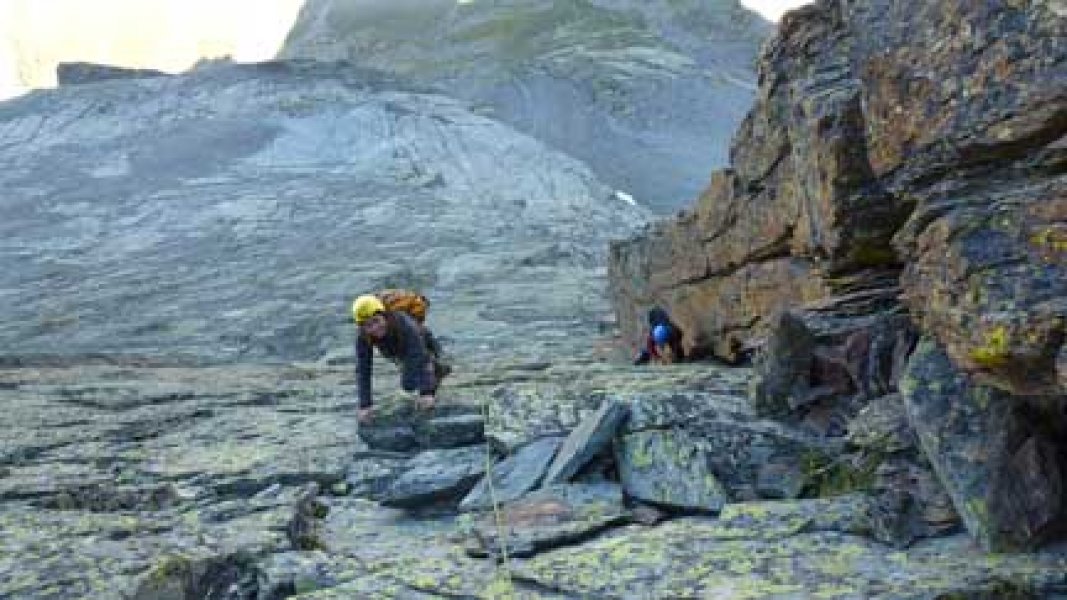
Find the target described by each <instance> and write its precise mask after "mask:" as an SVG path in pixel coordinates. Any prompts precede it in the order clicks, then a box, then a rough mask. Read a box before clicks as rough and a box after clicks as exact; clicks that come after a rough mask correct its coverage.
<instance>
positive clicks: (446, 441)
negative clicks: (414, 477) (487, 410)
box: [359, 400, 485, 452]
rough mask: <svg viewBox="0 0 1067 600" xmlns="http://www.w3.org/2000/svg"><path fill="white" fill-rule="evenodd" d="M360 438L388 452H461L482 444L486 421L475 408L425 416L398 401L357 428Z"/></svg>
mask: <svg viewBox="0 0 1067 600" xmlns="http://www.w3.org/2000/svg"><path fill="white" fill-rule="evenodd" d="M359 437H360V438H361V439H362V440H363V441H364V442H365V443H366V444H367V445H368V446H369V447H370V448H372V449H376V450H384V451H390V452H414V451H418V450H430V449H436V448H460V447H463V446H473V445H476V444H481V443H483V442H484V441H485V420H484V419H483V418H482V416H481V414H480V413H479V409H478V407H477V406H469V405H464V404H446V405H442V406H439V407H437V408H435V409H434V410H433V411H430V412H427V411H422V410H419V409H417V408H415V407H414V406H413V404H412V403H411V402H410V401H405V400H400V401H399V402H396V403H390V404H388V405H385V406H379V407H377V409H376V413H375V417H374V420H373V421H371V422H370V423H367V424H361V425H360V427H359Z"/></svg>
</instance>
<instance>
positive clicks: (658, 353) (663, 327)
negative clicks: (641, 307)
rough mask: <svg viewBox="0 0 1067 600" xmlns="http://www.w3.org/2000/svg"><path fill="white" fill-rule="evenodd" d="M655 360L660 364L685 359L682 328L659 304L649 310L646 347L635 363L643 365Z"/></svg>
mask: <svg viewBox="0 0 1067 600" xmlns="http://www.w3.org/2000/svg"><path fill="white" fill-rule="evenodd" d="M653 360H654V361H656V362H657V363H660V364H671V363H676V362H680V361H683V360H685V349H684V348H683V347H682V330H681V328H679V327H678V326H677V325H675V324H674V322H673V321H671V317H670V315H668V314H667V311H665V310H663V309H662V308H659V307H658V306H657V307H656V308H653V309H652V310H650V311H648V335H647V336H645V347H644V348H642V349H641V351H640V352H639V353H638V354H637V357H636V358H635V359H634V364H635V365H643V364H646V363H649V362H651V361H653Z"/></svg>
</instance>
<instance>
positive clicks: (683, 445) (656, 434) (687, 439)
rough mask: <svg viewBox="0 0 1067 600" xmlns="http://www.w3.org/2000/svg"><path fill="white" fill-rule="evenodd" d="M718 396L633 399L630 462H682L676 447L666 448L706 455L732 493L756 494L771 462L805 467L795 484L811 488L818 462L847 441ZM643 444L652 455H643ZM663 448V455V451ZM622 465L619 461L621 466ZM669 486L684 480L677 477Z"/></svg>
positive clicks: (625, 433)
mask: <svg viewBox="0 0 1067 600" xmlns="http://www.w3.org/2000/svg"><path fill="white" fill-rule="evenodd" d="M714 398H715V396H711V397H709V396H705V397H704V403H699V402H696V403H688V402H686V399H685V397H684V396H683V397H678V398H672V397H671V396H669V395H654V394H648V395H645V396H642V397H641V398H636V399H634V400H633V402H632V404H631V409H630V410H631V418H630V420H629V421H627V423H626V424H625V425H624V426H623V429H622V433H621V436H620V437H621V440H623V441H625V440H627V439H630V437H631V436H634V435H635V434H641V435H638V437H635V438H633V440H634V442H635V443H634V444H633V445H632V446H630V447H629V449H628V450H627V452H626V453H625V454H627V455H629V456H628V458H626V464H629V465H630V466H631V467H632V466H633V465H634V464H635V463H636V464H649V465H651V464H658V465H660V466H666V465H678V464H679V463H678V459H672V458H671V454H672V452H673V451H668V450H667V449H668V447H670V448H674V449H677V450H678V451H680V452H681V453H682V454H683V455H686V456H693V455H698V456H702V457H704V460H706V463H707V466H706V468H707V472H708V473H710V474H711V475H713V476H714V477H715V479H716V480H718V482H719V483H721V484H722V485H723V486H724V487H725V491H726V495H727V496H728V497H730V498H734V499H754V498H757V497H759V496H760V494H759V492H758V487H759V481H760V474H761V472H762V471H764V470H765V469H766V468H767V465H772V464H773V465H781V466H782V467H783V468H795V469H799V470H800V471H801V472H800V473H797V474H796V476H797V477H800V478H802V481H803V483H800V482H794V484H792V485H799V486H800V487H802V488H807V487H808V486H810V485H813V484H814V483H815V480H814V479H813V476H814V475H816V474H817V469H816V468H814V467H822V466H823V465H826V464H828V463H830V462H831V460H832V458H833V457H834V456H836V455H837V454H839V453H840V452H841V451H842V448H843V445H842V444H841V443H839V442H838V441H836V440H830V439H826V438H822V437H820V436H817V435H813V434H811V433H810V432H808V431H806V430H804V429H801V428H799V427H797V426H794V425H790V424H787V423H781V422H777V421H772V420H767V419H760V418H758V417H757V416H756V415H754V414H752V412H751V409H750V408H749V407H748V406H747V404H745V403H744V402H743V399H740V398H736V399H735V400H741V403H740V404H737V403H735V402H734V401H733V400H730V401H726V399H724V400H723V401H722V402H721V403H716V402H714V401H713V400H714ZM675 400H678V402H675ZM672 438H673V439H672ZM645 448H648V449H649V450H650V451H652V452H653V454H651V455H648V454H645V453H644V452H643V449H645ZM639 449H641V450H640V451H639ZM682 449H684V450H682ZM661 452H663V453H664V454H662V455H659V454H660V453H661ZM650 456H656V457H657V461H660V462H658V463H649V457H650ZM622 465H623V462H622V461H620V467H621V466H622ZM671 468H674V467H671ZM686 468H692V469H703V468H704V467H697V466H695V465H694V466H690V467H686ZM656 472H657V471H653V473H656ZM694 472H695V471H694ZM645 476H647V474H646V475H645ZM692 483H693V485H696V486H697V489H706V490H710V489H713V488H711V487H705V488H702V487H701V486H702V485H703V484H701V483H698V482H692ZM671 485H672V487H673V486H678V485H681V484H680V483H679V482H673V483H672V484H671ZM768 491H769V493H770V494H771V495H772V496H778V495H780V494H781V493H782V490H768Z"/></svg>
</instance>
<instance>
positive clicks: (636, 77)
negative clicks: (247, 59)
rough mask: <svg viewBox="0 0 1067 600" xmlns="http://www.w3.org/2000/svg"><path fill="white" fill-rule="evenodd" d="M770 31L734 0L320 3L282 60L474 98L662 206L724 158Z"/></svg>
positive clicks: (672, 206)
mask: <svg viewBox="0 0 1067 600" xmlns="http://www.w3.org/2000/svg"><path fill="white" fill-rule="evenodd" d="M770 33H771V26H770V24H769V23H766V22H765V21H763V20H762V19H760V18H759V17H758V16H757V15H755V14H754V13H751V12H749V11H748V10H747V9H745V8H744V7H743V6H742V5H741V4H740V3H739V2H737V1H736V0H714V1H711V2H709V1H706V0H702V1H692V0H685V1H681V2H679V1H671V2H667V1H663V0H653V1H648V0H645V1H642V2H638V1H633V0H610V1H608V0H577V1H574V0H568V1H557V0H537V1H530V0H522V1H516V0H492V1H488V2H482V1H479V2H469V3H466V2H458V3H457V2H453V1H451V0H432V1H427V0H421V1H419V2H411V1H403V2H396V1H390V2H384V1H381V0H313V1H311V2H308V3H307V4H306V5H305V6H304V8H303V10H302V11H301V15H300V18H299V19H298V20H297V22H296V24H295V26H294V27H293V30H292V32H291V33H290V35H289V38H288V40H287V41H286V44H285V47H284V49H283V50H282V53H281V56H282V57H283V58H305V59H315V60H343V61H347V62H351V63H353V64H357V65H360V66H364V67H372V68H375V69H381V70H385V71H388V72H392V73H397V74H400V75H402V76H404V77H406V78H410V79H413V80H415V81H418V82H420V83H422V84H425V85H430V86H433V87H434V88H436V89H441V90H443V91H444V93H446V94H448V95H450V96H454V97H458V98H463V99H465V100H468V101H471V102H473V103H475V104H477V105H478V106H479V107H480V108H481V110H483V111H484V112H485V114H488V115H492V116H493V117H494V118H497V119H499V120H501V121H503V122H505V123H508V124H510V125H512V126H514V127H516V128H517V129H519V130H520V131H523V132H524V133H527V134H529V135H531V136H533V137H535V138H537V139H539V140H542V141H544V142H545V143H547V144H548V145H550V146H552V147H554V148H558V149H560V150H562V151H564V152H566V153H567V154H569V155H571V156H574V157H576V158H578V159H579V160H582V161H583V162H585V163H586V164H587V165H589V166H590V168H592V169H593V171H594V172H595V173H596V174H597V176H598V177H599V178H600V179H602V180H603V181H604V182H606V183H607V184H608V185H611V186H612V187H614V188H616V189H619V190H622V191H623V192H625V193H627V194H630V195H632V196H633V197H634V198H636V199H637V201H638V202H640V203H641V204H643V205H646V206H649V207H651V208H653V209H654V210H656V211H658V212H661V213H663V212H673V211H674V210H676V209H677V208H679V207H680V206H682V205H683V204H684V203H685V202H687V201H688V200H689V199H690V198H692V197H693V196H694V195H695V194H696V193H697V192H698V191H699V190H700V188H701V187H702V186H703V185H704V184H705V183H706V181H707V174H708V172H709V171H710V169H711V168H713V167H715V166H720V165H723V164H725V162H726V160H727V157H726V154H725V148H727V143H728V141H729V136H730V134H731V132H732V131H733V130H734V128H735V127H736V126H737V124H738V123H739V122H740V121H741V118H742V117H743V116H744V111H745V110H746V109H747V107H748V106H749V104H750V103H751V101H752V81H753V80H754V73H753V72H752V60H753V57H754V56H755V55H756V53H757V51H758V49H759V46H760V44H762V43H763V42H764V40H766V39H767V37H768V36H769V35H770ZM720 148H721V149H723V150H722V151H721V152H720V150H718V149H720Z"/></svg>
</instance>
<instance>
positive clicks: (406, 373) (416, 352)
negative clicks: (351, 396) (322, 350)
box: [356, 312, 437, 408]
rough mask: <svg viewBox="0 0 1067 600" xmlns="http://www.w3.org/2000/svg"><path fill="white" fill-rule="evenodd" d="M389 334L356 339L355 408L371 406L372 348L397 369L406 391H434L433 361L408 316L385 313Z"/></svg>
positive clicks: (435, 385)
mask: <svg viewBox="0 0 1067 600" xmlns="http://www.w3.org/2000/svg"><path fill="white" fill-rule="evenodd" d="M385 318H386V319H387V320H388V321H389V332H388V333H387V334H386V335H385V338H383V339H382V340H380V341H378V342H372V341H371V340H370V339H368V338H367V337H366V336H364V335H357V336H356V382H357V387H358V390H359V406H360V408H367V407H369V406H371V405H372V404H373V401H372V398H371V374H372V372H373V366H374V348H378V352H380V353H381V355H382V356H384V357H386V358H388V359H389V360H392V361H393V362H395V363H397V364H399V365H400V367H401V371H402V375H401V380H400V383H401V386H402V387H403V388H404V390H405V391H408V392H415V391H417V392H419V393H421V394H424V395H426V394H433V393H435V392H436V391H437V379H436V377H435V376H434V370H433V362H432V360H431V356H430V352H429V350H428V349H427V347H426V339H425V338H424V336H423V333H422V328H421V327H420V326H419V325H418V323H416V322H415V320H414V319H412V318H411V317H409V316H408V315H406V314H404V313H400V312H387V313H385Z"/></svg>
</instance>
